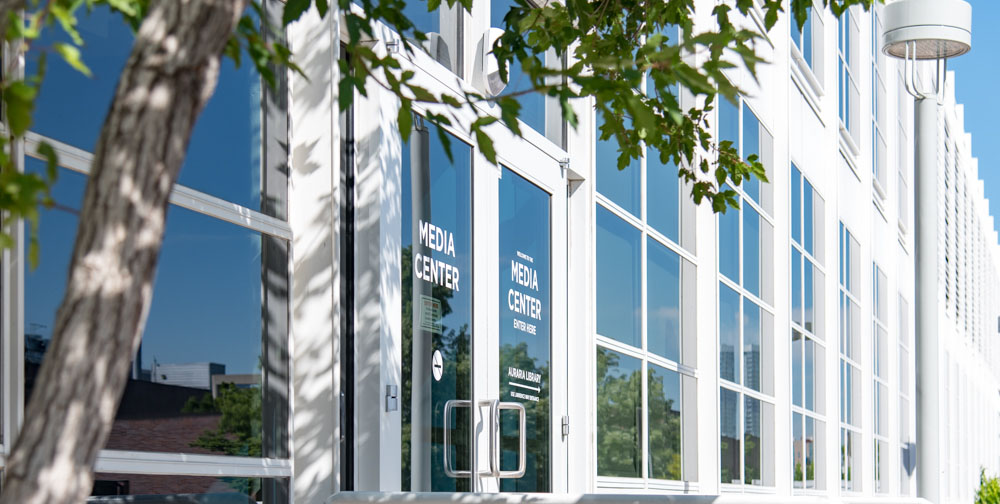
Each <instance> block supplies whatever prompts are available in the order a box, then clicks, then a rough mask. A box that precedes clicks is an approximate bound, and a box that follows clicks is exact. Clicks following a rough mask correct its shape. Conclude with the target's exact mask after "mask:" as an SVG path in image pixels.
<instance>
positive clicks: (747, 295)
mask: <svg viewBox="0 0 1000 504" xmlns="http://www.w3.org/2000/svg"><path fill="white" fill-rule="evenodd" d="M719 99H723V98H719ZM744 104H745V100H744V99H743V98H742V97H740V99H739V100H738V102H737V104H736V110H737V114H738V117H739V121H738V122H739V127H738V128H737V130H738V134H739V154H740V157H741V158H742V157H743V152H744V151H743V121H744V120H745V119H744V117H743V108H744ZM746 105H747V107H749V108H750V109H751V111H752V112H754V111H753V108H752V107H750V106H749V104H746ZM716 109H718V107H716ZM754 115H755V116H756V117H757V121H758V125H759V127H760V130H761V131H762V132H764V131H765V130H766V129H767V128H766V127H765V126H764V123H763V122H762V121H760V116H759V115H757V113H756V112H754ZM716 123H718V119H716ZM764 184H765V182H760V185H761V194H763V186H764ZM730 188H732V189H733V190H735V191H736V192H737V193H738V195H739V196H738V198H739V202H740V208H739V209H733V208H730V209H728V211H729V212H737V215H738V218H737V220H739V230H740V232H739V246H738V247H737V249H738V250H739V264H740V275H739V276H740V279H739V284H737V283H736V282H735V281H733V280H731V279H730V278H729V277H727V276H725V275H724V274H722V272H721V271H719V272H718V274H717V276H718V281H719V282H720V283H721V284H724V285H726V286H727V287H729V288H730V289H733V290H734V291H736V293H737V294H738V295H739V296H740V302H739V304H740V341H739V345H738V349H739V351H738V354H739V355H738V356H737V359H738V360H739V362H740V373H739V376H738V379H739V380H740V382H741V383H735V382H732V381H729V380H726V379H723V378H722V377H721V376H717V377H716V378H717V380H718V382H719V388H720V392H721V390H722V389H726V390H730V391H732V392H736V393H737V396H738V399H737V402H738V404H739V406H738V408H737V429H738V432H739V434H740V439H743V437H744V436H745V435H746V434H745V428H746V426H745V425H744V423H745V419H746V414H745V412H744V404H745V399H744V398H745V397H749V398H751V399H756V400H758V401H760V402H761V411H762V412H763V411H764V409H765V407H767V406H770V407H771V408H772V409H773V408H774V405H775V399H774V395H773V391H772V394H767V393H764V392H759V391H756V390H754V389H752V388H750V387H747V386H746V385H744V384H743V383H742V382H743V374H744V371H745V370H744V369H743V367H744V363H743V344H744V343H743V336H744V335H743V329H744V327H743V322H742V320H743V317H742V314H743V307H744V299H749V300H750V301H752V302H753V303H754V304H756V305H757V306H758V307H759V308H760V310H761V315H762V317H763V315H764V314H765V313H766V314H767V315H769V316H770V317H771V319H772V320H774V312H775V310H774V306H773V304H772V303H770V302H767V301H764V300H763V299H762V298H761V297H759V296H757V295H756V294H754V293H752V292H750V291H748V290H746V289H745V288H743V285H744V278H743V276H744V273H745V272H746V268H744V267H743V210H744V209H745V208H746V207H747V206H749V207H750V208H752V209H753V210H754V211H756V212H757V215H758V216H760V218H761V219H762V220H763V221H764V222H766V223H767V224H768V225H769V226H771V229H772V230H773V229H774V219H773V217H771V215H770V213H769V212H768V211H766V210H765V209H764V208H763V206H762V205H761V204H760V203H758V202H757V201H754V199H753V198H751V197H749V196H748V195H747V194H746V192H745V191H744V190H743V186H742V185H740V186H738V187H733V186H730ZM718 229H719V226H718V217H717V218H716V230H717V234H716V243H718V242H719V237H718ZM764 273H765V272H764V271H761V275H763V274H764ZM772 273H773V267H772ZM718 285H719V284H717V286H718ZM761 289H763V278H762V279H761ZM715 299H716V301H718V299H719V290H718V287H717V288H716V296H715ZM717 311H718V310H717ZM719 316H720V314H719V313H716V317H715V320H716V323H717V324H718V321H719ZM772 329H773V326H772ZM719 330H720V328H717V329H716V341H718V338H719ZM767 337H768V336H767V335H765V334H763V333H762V334H761V344H762V345H763V343H764V338H767ZM770 339H771V345H774V335H773V334H772V335H770ZM716 357H718V356H716ZM762 371H763V368H762ZM763 382H764V380H763V379H762V380H761V383H762V384H763ZM761 388H763V385H762V387H761ZM716 400H717V401H719V403H718V405H717V406H719V411H720V414H721V411H722V408H721V400H722V399H721V395H720V396H719V397H717V398H716ZM762 414H763V413H762ZM763 428H766V426H765V427H763ZM763 428H762V434H761V435H762V436H763ZM720 435H721V433H720ZM761 449H762V450H766V449H768V447H767V446H761ZM770 449H771V450H773V449H774V447H773V446H772V447H770ZM745 456H746V450H745V449H744V448H743V447H742V444H741V449H740V473H741V474H740V481H741V482H744V481H746V478H745V472H746V460H745ZM762 458H763V459H764V461H765V462H766V461H767V460H769V457H766V456H763V455H762ZM770 460H773V457H770ZM719 464H720V465H719V467H718V468H717V469H718V472H717V473H716V474H717V475H719V474H721V472H722V466H721V460H720V463H719ZM768 470H770V471H773V470H774V468H773V467H771V468H768V467H762V468H761V472H762V473H763V472H765V471H768ZM721 485H722V488H723V489H724V490H726V491H728V492H734V491H740V490H744V491H753V490H754V489H764V490H766V491H773V490H774V487H773V486H763V485H747V484H745V483H740V484H734V483H721Z"/></svg>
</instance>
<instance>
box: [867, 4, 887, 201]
mask: <svg viewBox="0 0 1000 504" xmlns="http://www.w3.org/2000/svg"><path fill="white" fill-rule="evenodd" d="M870 16H871V35H872V36H871V49H872V52H871V66H872V89H871V93H872V103H871V105H872V106H871V121H872V183H873V184H874V188H875V192H876V193H877V194H878V196H879V197H881V198H882V200H885V199H886V198H887V195H888V191H889V185H888V184H889V179H888V175H889V166H888V162H887V159H886V157H887V152H886V151H887V150H888V147H887V146H886V134H887V130H886V128H887V127H886V119H885V118H886V91H885V73H886V71H885V55H883V54H882V51H881V44H880V43H879V42H880V40H881V38H882V4H881V3H878V2H876V4H875V5H873V6H872V8H871V13H870Z"/></svg>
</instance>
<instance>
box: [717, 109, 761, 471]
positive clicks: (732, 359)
mask: <svg viewBox="0 0 1000 504" xmlns="http://www.w3.org/2000/svg"><path fill="white" fill-rule="evenodd" d="M718 108H719V139H720V140H730V141H732V142H733V146H734V147H736V148H737V150H738V151H739V153H740V155H741V156H743V157H747V156H749V155H751V154H757V155H759V156H760V159H761V161H762V163H763V164H764V166H765V168H769V167H770V161H771V137H770V133H768V131H767V130H766V129H764V128H763V127H762V125H761V124H760V121H758V120H757V117H756V115H754V113H753V112H752V111H751V110H750V107H749V106H748V105H746V104H745V103H744V102H743V100H742V99H740V100H739V103H738V104H732V103H730V102H728V101H726V100H723V99H720V100H719V107H718ZM737 192H739V193H740V209H732V208H730V209H729V210H728V211H727V212H726V213H724V214H720V215H719V216H718V232H719V373H720V374H719V377H720V378H721V379H722V388H721V390H720V392H719V401H720V404H719V406H720V407H719V415H720V419H719V425H720V433H719V435H720V456H721V466H720V475H719V477H720V481H721V482H722V483H724V484H734V485H759V486H773V485H774V472H773V470H774V468H773V463H772V461H773V459H774V453H773V450H774V448H773V447H774V437H773V436H774V432H773V430H772V429H771V426H773V425H774V398H773V394H774V390H773V389H774V386H773V362H772V358H771V356H772V355H773V353H774V351H773V346H772V345H773V339H774V314H773V307H772V303H773V300H772V297H773V290H774V289H773V282H774V278H773V277H774V274H773V271H774V270H773V258H772V255H773V254H772V251H773V237H774V226H773V224H772V223H771V220H770V212H771V187H770V184H764V183H761V182H760V181H759V180H757V179H749V180H746V181H745V183H744V184H742V185H741V186H740V187H738V188H737Z"/></svg>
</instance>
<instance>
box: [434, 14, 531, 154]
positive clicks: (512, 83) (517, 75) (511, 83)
mask: <svg viewBox="0 0 1000 504" xmlns="http://www.w3.org/2000/svg"><path fill="white" fill-rule="evenodd" d="M418 4H420V3H419V2H418ZM529 4H530V2H529ZM516 6H517V2H515V1H514V0H490V26H492V27H495V28H506V26H507V25H506V23H504V16H506V15H507V13H508V12H510V10H511V9H512V8H514V7H516ZM537 56H538V57H539V59H540V60H541V61H542V62H543V63H544V62H545V60H546V58H545V55H544V54H541V55H537ZM507 72H508V73H507V87H506V88H504V90H503V94H510V93H516V92H518V91H524V90H527V89H531V87H532V86H531V80H530V79H529V78H528V75H527V74H526V73H525V72H524V71H523V69H522V68H521V62H520V61H518V60H517V59H515V60H513V61H511V62H510V65H509V68H508V69H507ZM517 101H518V103H520V104H521V111H520V112H521V114H520V119H521V121H523V122H524V123H525V124H527V125H528V126H529V127H531V129H533V130H535V131H537V132H539V133H541V134H543V135H544V134H545V95H544V94H542V93H525V94H522V95H520V96H518V97H517Z"/></svg>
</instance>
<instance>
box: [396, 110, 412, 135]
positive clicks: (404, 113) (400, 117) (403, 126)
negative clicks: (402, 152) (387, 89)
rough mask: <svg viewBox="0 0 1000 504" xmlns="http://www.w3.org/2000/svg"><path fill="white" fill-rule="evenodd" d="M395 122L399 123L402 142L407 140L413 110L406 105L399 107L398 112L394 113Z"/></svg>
mask: <svg viewBox="0 0 1000 504" xmlns="http://www.w3.org/2000/svg"><path fill="white" fill-rule="evenodd" d="M396 124H398V125H399V136H401V137H402V138H403V141H404V142H409V141H410V133H412V132H413V110H412V109H411V108H410V107H409V106H408V105H404V106H402V107H399V112H398V113H397V114H396Z"/></svg>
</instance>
